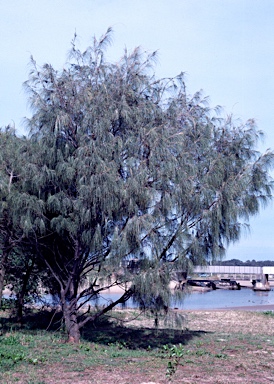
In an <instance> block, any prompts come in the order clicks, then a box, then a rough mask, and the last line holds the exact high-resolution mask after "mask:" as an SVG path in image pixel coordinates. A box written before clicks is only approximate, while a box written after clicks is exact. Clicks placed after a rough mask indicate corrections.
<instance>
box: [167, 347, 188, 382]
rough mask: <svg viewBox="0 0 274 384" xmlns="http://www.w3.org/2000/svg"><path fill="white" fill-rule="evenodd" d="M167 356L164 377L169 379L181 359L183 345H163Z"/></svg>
mask: <svg viewBox="0 0 274 384" xmlns="http://www.w3.org/2000/svg"><path fill="white" fill-rule="evenodd" d="M163 349H164V351H165V353H166V355H167V357H168V359H169V360H168V363H167V368H166V377H167V378H168V379H171V377H172V376H173V375H174V374H175V372H176V370H177V367H178V364H179V362H180V360H181V358H182V357H183V355H184V352H185V351H184V347H183V346H182V344H179V345H178V346H177V345H172V346H171V347H170V346H168V345H164V347H163Z"/></svg>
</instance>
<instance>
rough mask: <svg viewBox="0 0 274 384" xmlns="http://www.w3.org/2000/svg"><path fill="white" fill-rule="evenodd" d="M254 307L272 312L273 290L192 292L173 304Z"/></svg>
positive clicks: (182, 306)
mask: <svg viewBox="0 0 274 384" xmlns="http://www.w3.org/2000/svg"><path fill="white" fill-rule="evenodd" d="M118 298H119V294H105V295H104V297H103V298H100V299H99V301H98V304H104V303H105V304H106V303H107V301H109V300H112V301H115V300H117V299H118ZM254 305H258V306H260V305H273V310H274V290H271V291H269V292H254V291H253V290H252V289H249V288H242V289H241V290H239V291H233V290H225V289H217V290H216V291H209V292H203V293H200V292H193V293H191V294H190V295H188V296H186V297H185V299H184V301H183V303H182V304H177V303H176V304H174V307H175V306H176V307H177V308H179V309H220V308H229V307H242V306H254ZM133 306H134V305H133V303H132V301H131V300H129V301H128V302H127V307H133Z"/></svg>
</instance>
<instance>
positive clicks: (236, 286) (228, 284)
mask: <svg viewBox="0 0 274 384" xmlns="http://www.w3.org/2000/svg"><path fill="white" fill-rule="evenodd" d="M215 284H216V288H218V289H232V290H240V289H241V285H240V283H237V281H236V280H230V279H221V280H217V281H215Z"/></svg>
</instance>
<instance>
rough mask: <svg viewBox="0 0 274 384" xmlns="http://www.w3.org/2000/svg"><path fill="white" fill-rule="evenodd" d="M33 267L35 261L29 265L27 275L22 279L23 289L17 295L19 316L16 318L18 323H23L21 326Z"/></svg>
mask: <svg viewBox="0 0 274 384" xmlns="http://www.w3.org/2000/svg"><path fill="white" fill-rule="evenodd" d="M33 266H34V262H33V260H31V264H30V265H28V267H27V270H26V273H25V275H24V277H23V279H22V280H23V281H22V283H23V284H22V288H21V289H20V292H18V293H17V316H16V317H17V321H18V323H21V324H22V322H23V308H24V299H25V295H26V293H27V285H28V281H29V278H30V275H31V272H32V269H33Z"/></svg>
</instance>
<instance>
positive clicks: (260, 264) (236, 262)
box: [212, 259, 274, 267]
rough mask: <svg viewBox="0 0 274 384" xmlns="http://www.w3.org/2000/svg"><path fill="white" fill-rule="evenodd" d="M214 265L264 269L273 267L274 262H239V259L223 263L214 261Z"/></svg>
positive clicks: (223, 261)
mask: <svg viewBox="0 0 274 384" xmlns="http://www.w3.org/2000/svg"><path fill="white" fill-rule="evenodd" d="M212 265H223V266H237V267H241V266H243V267H244V266H250V267H264V266H269V267H272V266H274V260H258V261H256V260H254V259H253V260H246V261H242V260H238V259H231V260H221V261H219V262H218V261H214V262H213V263H212Z"/></svg>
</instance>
